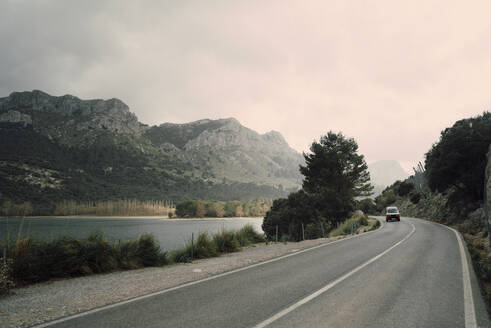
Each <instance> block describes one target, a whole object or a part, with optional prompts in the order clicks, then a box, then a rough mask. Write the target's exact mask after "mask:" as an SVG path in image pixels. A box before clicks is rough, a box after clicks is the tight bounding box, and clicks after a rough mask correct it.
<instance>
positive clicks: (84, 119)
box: [0, 90, 147, 144]
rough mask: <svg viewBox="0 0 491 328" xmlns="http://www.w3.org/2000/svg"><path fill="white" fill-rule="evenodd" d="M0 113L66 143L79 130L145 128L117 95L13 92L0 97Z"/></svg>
mask: <svg viewBox="0 0 491 328" xmlns="http://www.w3.org/2000/svg"><path fill="white" fill-rule="evenodd" d="M9 113H10V114H9ZM19 114H20V115H21V116H19ZM0 115H2V116H1V117H2V120H3V121H6V120H10V121H12V120H15V119H17V118H18V119H19V120H21V121H22V122H23V123H25V124H32V125H33V127H34V129H35V130H36V131H38V132H40V133H42V134H44V135H47V136H48V137H50V138H55V139H57V140H58V141H60V142H62V143H68V144H70V143H73V142H76V139H80V137H82V134H87V136H90V135H93V134H94V132H96V131H108V132H111V133H116V134H126V135H131V136H140V135H141V134H142V133H143V132H144V131H145V130H146V128H147V127H146V126H145V125H144V124H141V123H140V122H138V119H137V118H136V116H135V115H134V114H133V113H131V112H130V111H129V108H128V106H127V105H126V104H125V103H123V102H122V101H121V100H119V99H109V100H101V99H94V100H81V99H79V98H77V97H74V96H71V95H65V96H61V97H54V96H51V95H49V94H47V93H44V92H42V91H39V90H34V91H32V92H27V91H26V92H13V93H12V94H10V95H9V96H8V97H6V98H0ZM29 122H30V123H29Z"/></svg>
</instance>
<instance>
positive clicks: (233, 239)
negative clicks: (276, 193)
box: [0, 225, 264, 294]
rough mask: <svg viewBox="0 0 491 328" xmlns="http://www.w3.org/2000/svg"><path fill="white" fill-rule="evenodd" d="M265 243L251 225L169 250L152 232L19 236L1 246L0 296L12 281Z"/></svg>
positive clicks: (165, 261) (218, 252) (102, 270)
mask: <svg viewBox="0 0 491 328" xmlns="http://www.w3.org/2000/svg"><path fill="white" fill-rule="evenodd" d="M262 241H264V237H263V236H262V235H261V234H259V233H257V232H256V231H255V230H254V228H253V227H252V226H251V225H246V226H244V227H243V228H242V229H240V230H237V231H229V230H222V231H220V232H218V233H216V234H212V235H209V234H208V233H206V232H203V233H200V234H199V235H198V236H197V237H196V240H193V241H189V242H188V243H187V244H186V245H185V246H184V247H182V248H180V249H177V250H174V251H171V252H170V253H168V252H166V251H164V250H162V249H161V248H160V246H159V244H158V242H157V241H156V240H155V238H154V237H153V236H152V235H149V234H144V235H142V236H140V237H139V238H136V239H132V240H127V241H121V242H111V241H109V240H108V239H107V238H106V237H105V236H104V234H103V233H100V232H94V233H92V234H90V235H89V236H88V237H87V238H83V239H75V238H72V237H60V238H56V239H53V240H50V241H41V240H36V239H34V238H32V237H26V238H18V239H17V240H16V241H15V243H13V245H0V249H4V248H6V249H7V264H6V265H5V264H3V261H2V260H3V259H0V294H2V293H6V292H7V291H8V290H9V289H10V288H12V287H13V286H14V285H15V286H23V285H28V284H32V283H37V282H42V281H47V280H50V279H55V278H68V277H77V276H84V275H90V274H95V273H106V272H113V271H118V270H129V269H137V268H143V267H149V266H163V265H168V264H171V263H177V262H189V261H192V260H193V259H201V258H207V257H213V256H219V255H221V254H224V253H228V252H235V251H239V250H240V249H241V247H243V246H247V245H250V244H253V243H258V242H262Z"/></svg>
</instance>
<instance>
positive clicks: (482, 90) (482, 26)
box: [0, 0, 491, 171]
mask: <svg viewBox="0 0 491 328" xmlns="http://www.w3.org/2000/svg"><path fill="white" fill-rule="evenodd" d="M490 13H491V1H489V0H483V1H449V0H437V1H432V0H423V1H394V0H383V1H379V0H373V1H344V0H343V1H327V0H319V1H287V0H278V1H272V0H269V1H264V0H258V1H254V0H247V1H231V0H223V1H210V0H209V1H138V2H137V1H121V0H114V1H101V0H95V1H87V0H84V1H80V0H76V1H68V0H59V1H48V0H0V45H1V48H0V49H1V50H0V96H7V95H8V94H10V93H11V92H12V91H24V90H32V89H40V90H43V91H45V92H48V93H50V94H53V95H64V94H73V95H75V96H78V97H80V98H83V99H88V98H104V99H106V98H113V97H115V98H119V99H121V100H123V101H124V102H125V103H127V104H128V105H129V106H130V109H131V111H132V112H134V113H135V114H136V115H137V116H138V118H139V119H140V121H142V122H144V123H147V124H152V125H153V124H161V123H163V122H175V123H184V122H189V121H193V120H198V119H202V118H211V119H216V118H225V117H235V118H237V119H238V120H239V121H240V122H241V123H242V124H243V125H245V126H247V127H249V128H251V129H254V130H256V131H258V132H260V133H264V132H267V131H270V130H276V131H279V132H281V133H282V134H283V135H284V136H285V138H286V140H287V141H288V143H289V144H290V145H291V146H292V147H293V148H295V149H296V150H298V151H304V150H307V149H308V146H309V145H310V143H311V142H312V141H313V140H314V139H318V138H319V136H320V135H322V134H325V133H326V132H327V131H329V130H333V131H336V132H338V131H342V132H343V133H344V134H345V135H347V136H350V137H354V138H355V140H356V141H357V142H358V144H359V146H360V152H361V153H362V154H364V155H365V157H366V159H367V161H368V162H373V161H376V160H382V159H395V160H398V161H399V162H400V163H401V164H402V165H403V167H404V168H405V169H406V170H407V171H410V169H411V167H412V166H414V165H415V164H416V163H417V161H418V160H422V159H423V156H424V153H425V152H426V151H427V150H428V149H429V148H430V147H431V145H432V143H434V142H436V141H437V140H438V138H439V135H440V131H441V130H442V129H444V128H446V127H449V126H451V125H452V124H453V123H454V122H455V121H456V120H458V119H461V118H465V117H470V116H475V115H478V114H480V113H482V112H483V111H484V110H490V109H491V19H490V17H491V16H490Z"/></svg>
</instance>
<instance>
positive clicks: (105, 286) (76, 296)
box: [0, 236, 343, 327]
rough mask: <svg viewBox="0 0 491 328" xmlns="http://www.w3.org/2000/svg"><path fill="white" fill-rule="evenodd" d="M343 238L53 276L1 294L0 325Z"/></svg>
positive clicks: (46, 317) (76, 309)
mask: <svg viewBox="0 0 491 328" xmlns="http://www.w3.org/2000/svg"><path fill="white" fill-rule="evenodd" d="M340 238H343V236H341V237H334V238H320V239H314V240H306V241H302V242H298V243H269V244H256V245H254V246H250V247H246V248H244V249H243V250H242V251H240V252H236V253H229V254H225V255H222V256H220V257H215V258H209V259H203V260H195V261H193V263H186V264H173V265H168V266H163V267H152V268H144V269H138V270H131V271H121V272H113V273H108V274H99V275H92V276H85V277H79V278H72V279H62V280H54V281H49V282H45V283H40V284H35V285H31V286H28V287H24V288H17V289H14V290H13V291H12V292H11V293H10V294H9V295H7V296H4V297H1V298H0V326H1V327H28V326H32V325H34V324H39V323H42V322H46V321H50V320H54V319H57V318H60V317H64V316H67V315H72V314H76V313H80V312H84V311H87V310H90V309H94V308H98V307H101V306H104V305H108V304H112V303H116V302H119V301H124V300H127V299H131V298H134V297H138V296H141V295H145V294H149V293H152V292H156V291H161V290H164V289H167V288H170V287H174V286H178V285H182V284H184V283H187V282H191V281H195V280H199V279H202V278H206V277H209V276H213V275H216V274H219V273H222V272H226V271H230V270H233V269H237V268H241V267H244V266H247V265H250V264H254V263H258V262H262V261H266V260H269V259H272V258H275V257H278V256H282V255H285V254H290V253H294V252H297V251H300V250H303V249H306V248H309V247H313V246H316V245H320V244H325V243H329V242H331V241H333V240H336V239H340Z"/></svg>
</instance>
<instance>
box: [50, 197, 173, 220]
mask: <svg viewBox="0 0 491 328" xmlns="http://www.w3.org/2000/svg"><path fill="white" fill-rule="evenodd" d="M174 211H175V208H174V206H173V204H172V203H171V202H167V201H162V200H150V201H140V200H135V199H133V200H129V199H127V200H114V201H99V202H76V201H72V200H65V201H62V202H59V203H57V204H56V206H55V210H54V215H100V216H115V215H121V216H137V215H142V216H143V215H144V216H165V215H169V213H172V214H171V215H170V216H172V215H173V214H174Z"/></svg>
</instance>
